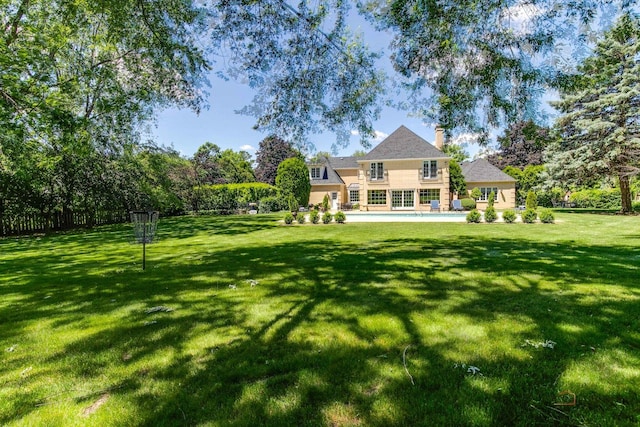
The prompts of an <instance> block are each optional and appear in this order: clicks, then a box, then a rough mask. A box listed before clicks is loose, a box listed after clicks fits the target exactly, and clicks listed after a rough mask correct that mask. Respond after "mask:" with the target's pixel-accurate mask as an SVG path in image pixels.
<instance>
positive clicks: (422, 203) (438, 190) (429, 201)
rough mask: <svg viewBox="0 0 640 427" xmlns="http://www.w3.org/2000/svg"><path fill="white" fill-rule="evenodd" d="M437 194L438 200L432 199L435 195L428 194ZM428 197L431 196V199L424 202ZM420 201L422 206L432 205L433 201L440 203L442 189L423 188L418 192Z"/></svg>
mask: <svg viewBox="0 0 640 427" xmlns="http://www.w3.org/2000/svg"><path fill="white" fill-rule="evenodd" d="M436 192H437V193H438V198H437V199H432V198H430V196H432V195H433V194H428V193H436ZM423 195H424V196H423ZM427 196H429V199H428V200H426V199H424V200H423V197H427ZM418 200H419V201H420V204H421V205H430V204H431V201H432V200H437V201H440V189H439V188H421V189H420V191H419V192H418Z"/></svg>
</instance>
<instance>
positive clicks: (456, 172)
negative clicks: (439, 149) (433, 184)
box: [449, 159, 467, 198]
mask: <svg viewBox="0 0 640 427" xmlns="http://www.w3.org/2000/svg"><path fill="white" fill-rule="evenodd" d="M449 192H451V193H456V194H457V195H458V197H460V198H462V197H466V196H467V182H466V181H465V180H464V175H463V174H462V168H461V167H460V165H459V164H458V162H456V161H455V160H453V159H451V161H450V162H449Z"/></svg>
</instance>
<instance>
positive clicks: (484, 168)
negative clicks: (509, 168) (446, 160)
mask: <svg viewBox="0 0 640 427" xmlns="http://www.w3.org/2000/svg"><path fill="white" fill-rule="evenodd" d="M460 168H461V169H462V175H463V176H464V180H465V181H467V182H516V180H515V179H514V178H512V177H511V176H509V175H507V174H506V173H504V172H502V171H501V170H500V169H498V168H497V167H495V166H493V165H492V164H491V163H489V162H488V161H487V160H485V159H476V160H474V161H472V162H464V163H461V164H460Z"/></svg>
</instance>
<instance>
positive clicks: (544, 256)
mask: <svg viewBox="0 0 640 427" xmlns="http://www.w3.org/2000/svg"><path fill="white" fill-rule="evenodd" d="M181 233H182V232H180V231H177V235H178V236H179V235H180V234H181ZM184 233H186V230H185V231H184ZM638 253H639V252H638V250H637V249H633V248H629V247H623V246H620V247H599V246H589V247H581V248H576V249H572V248H571V246H569V245H567V244H565V243H562V242H559V243H558V242H556V243H539V242H526V241H524V242H523V241H520V242H515V241H514V240H512V239H508V238H505V239H492V240H491V241H487V240H486V239H483V238H469V237H468V236H467V237H464V238H455V237H449V238H447V239H421V238H415V239H383V240H379V241H371V242H368V243H367V244H361V243H353V244H349V243H341V242H335V243H334V244H332V245H331V246H330V247H328V246H327V245H326V244H325V243H323V242H313V241H312V242H298V243H286V244H284V243H273V244H269V243H268V242H262V243H261V244H260V246H259V247H253V246H250V245H248V246H246V247H245V246H243V247H236V248H233V249H229V250H224V249H222V248H221V249H217V250H215V251H213V252H212V253H207V254H205V255H203V256H201V257H199V258H198V260H197V261H193V260H186V259H172V260H171V261H170V262H169V260H167V261H166V264H164V265H158V267H157V268H154V269H153V270H151V271H150V272H147V273H145V274H142V273H139V272H132V271H124V272H122V273H119V274H120V276H121V277H119V276H118V274H115V275H104V276H101V275H97V276H95V277H91V279H90V280H87V278H86V275H85V276H83V272H86V267H87V266H86V265H83V264H82V263H79V264H70V265H65V266H59V268H57V269H54V270H52V271H55V272H43V273H42V274H44V275H47V274H48V275H49V276H50V277H49V278H48V280H50V281H51V282H52V283H51V285H50V286H49V288H48V292H50V293H52V294H53V295H52V296H51V298H49V299H47V300H43V299H42V298H41V297H42V295H41V294H34V292H35V289H33V288H32V287H29V286H25V287H24V288H22V289H18V290H15V291H14V292H15V293H16V294H20V293H22V295H20V301H21V302H20V311H21V313H20V315H19V322H18V324H17V325H11V324H10V322H9V324H7V323H5V322H3V324H2V325H3V326H1V327H0V337H2V340H3V342H5V340H7V341H11V340H12V339H18V337H19V336H20V334H22V333H23V329H24V328H26V327H28V325H30V324H32V323H33V322H45V321H48V322H51V324H52V325H53V327H54V328H59V327H65V326H69V325H74V324H75V325H76V326H77V327H78V328H82V326H83V322H85V321H86V320H85V319H86V318H91V316H93V315H95V314H96V313H100V314H102V315H107V314H109V313H112V314H113V315H114V316H115V317H116V318H117V319H118V321H115V322H113V323H112V324H110V325H107V326H105V327H103V328H99V330H98V331H97V332H95V333H92V334H90V335H89V336H86V337H82V338H79V339H76V340H73V341H72V342H70V343H69V344H67V345H66V346H65V347H64V349H63V350H62V351H59V352H58V353H55V354H51V355H48V356H47V359H46V360H45V361H43V363H44V365H45V366H51V367H54V369H59V367H60V366H64V367H66V370H67V372H64V374H63V375H64V377H65V378H66V379H67V381H69V382H70V383H82V384H85V388H88V389H94V390H101V389H109V390H111V393H112V394H113V395H117V396H118V397H119V398H121V399H124V400H126V401H130V402H135V406H136V407H137V408H138V414H139V415H138V416H139V418H135V419H134V420H133V422H134V423H135V424H143V425H149V426H151V425H153V426H157V425H198V424H214V425H238V426H240V425H247V426H248V425H358V424H362V425H540V424H549V423H552V424H560V425H562V424H566V425H577V424H580V422H582V421H589V420H590V419H592V418H593V417H595V418H594V419H595V421H597V420H598V418H597V417H598V416H601V415H598V414H600V413H601V412H602V413H603V414H604V415H602V416H603V417H604V418H603V419H604V420H609V421H611V420H612V418H610V417H611V416H612V414H614V410H617V411H618V412H615V414H616V421H617V422H620V423H623V424H624V423H633V422H634V421H637V420H636V418H635V414H637V413H638V411H639V410H640V407H639V406H638V403H637V399H635V401H634V397H637V391H636V390H637V387H635V385H637V381H638V376H637V372H638V369H640V360H639V359H638V357H637V356H636V355H634V353H633V351H634V350H637V349H638V347H640V341H639V339H638V335H637V333H636V332H635V331H636V330H637V327H638V326H639V325H638V321H637V319H635V320H634V318H633V317H632V316H630V313H636V312H637V308H636V307H635V306H636V305H637V302H636V301H635V300H634V299H633V298H626V299H625V298H619V299H618V298H615V293H616V292H620V291H621V290H623V291H624V292H626V293H628V294H629V295H635V296H637V294H638V292H639V291H638V284H637V282H636V276H637V269H636V268H635V267H634V265H633V263H630V262H629V260H630V259H633V257H636V256H638ZM46 262H47V263H48V264H49V265H52V266H55V265H56V263H55V257H52V258H51V259H48V260H46ZM614 267H615V268H614ZM500 276H503V277H504V278H503V279H501V278H500ZM57 279H60V280H61V283H60V284H57V283H53V282H54V280H57ZM247 280H256V281H258V285H257V286H255V287H251V285H250V283H249V282H247ZM45 281H47V280H45ZM230 285H231V286H235V288H233V287H232V288H230V287H229V286H230ZM608 287H611V290H609V289H608ZM114 300H115V301H114ZM88 301H91V304H88V303H87V302H88ZM155 305H166V306H169V307H171V308H173V309H174V310H175V311H172V312H169V313H162V312H160V313H156V314H146V313H145V309H146V308H148V307H151V306H155ZM14 309H15V307H14ZM11 316H18V315H17V313H14V312H13V311H12V308H11V307H3V308H2V310H0V319H2V320H5V319H8V318H10V317H11ZM152 322H155V323H152ZM514 325H515V327H513V326H514ZM622 325H626V328H624V329H622V328H621V326H622ZM510 327H513V329H509V328H510ZM547 339H549V340H553V341H555V342H556V344H557V345H556V347H555V348H553V349H551V348H545V347H540V346H538V347H535V345H536V344H538V343H539V342H542V341H544V340H547ZM528 342H529V343H531V344H528ZM585 346H586V347H585ZM590 348H595V349H597V351H600V349H602V350H603V351H604V352H606V351H610V350H614V351H618V352H620V354H622V356H621V357H623V358H624V359H625V360H623V362H624V363H626V365H627V367H633V368H634V369H635V372H636V374H632V375H631V377H630V378H629V385H628V387H625V386H622V387H618V388H616V389H614V391H612V392H607V391H606V390H603V389H598V388H596V387H595V386H592V385H591V384H589V383H586V384H584V385H583V387H582V389H581V391H582V394H581V396H580V398H581V402H584V404H583V405H582V406H580V407H577V408H567V409H565V408H563V411H562V413H559V412H558V411H554V409H557V408H554V406H553V404H554V402H556V401H557V393H558V391H559V389H558V387H559V381H560V379H561V377H562V376H563V375H564V374H565V373H566V372H567V371H568V370H570V369H573V366H574V365H575V364H576V363H579V362H580V361H581V360H585V359H589V358H593V357H597V353H595V354H592V353H594V352H593V351H592V350H590ZM636 354H637V353H636ZM403 356H405V357H403ZM463 364H464V367H463ZM470 365H473V366H477V367H479V368H480V370H481V371H480V373H481V374H482V375H479V374H476V375H474V374H473V372H468V366H470ZM10 369H15V368H14V367H12V366H8V365H5V368H0V372H5V373H6V372H7V371H8V370H10ZM409 375H411V377H413V382H414V383H415V384H412V381H411V377H410V376H409ZM634 375H635V376H634ZM105 379H106V380H105ZM86 396H87V393H76V394H75V398H76V399H78V402H79V403H82V404H84V403H86V404H87V405H89V404H90V403H91V402H90V401H89V400H87V401H86V402H84V401H83V400H82V399H84V398H86ZM88 396H94V395H92V394H88ZM16 398H19V399H22V400H23V404H22V405H19V407H20V408H21V409H20V410H16V411H15V412H14V413H11V414H5V415H4V416H2V417H0V422H3V423H7V422H11V421H15V420H18V419H20V418H22V417H25V416H28V415H29V414H30V413H35V412H36V411H37V410H38V406H37V405H38V404H40V403H43V402H44V403H49V404H55V400H56V397H50V396H47V395H44V396H43V395H41V394H38V393H31V394H26V395H24V396H22V397H16ZM616 401H623V402H625V406H624V407H622V406H621V407H619V408H618V409H616V408H614V409H610V408H605V409H602V406H603V405H605V406H611V407H613V406H614V405H615V402H616ZM634 402H635V403H634ZM620 408H621V409H620ZM105 410H108V405H107V406H106V407H105ZM594 414H595V415H594ZM607 417H609V418H607ZM601 420H602V419H601ZM87 421H88V423H90V419H88V420H87Z"/></svg>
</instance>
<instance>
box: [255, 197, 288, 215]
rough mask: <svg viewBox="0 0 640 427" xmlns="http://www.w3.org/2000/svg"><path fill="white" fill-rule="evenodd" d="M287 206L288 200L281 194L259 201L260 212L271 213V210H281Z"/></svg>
mask: <svg viewBox="0 0 640 427" xmlns="http://www.w3.org/2000/svg"><path fill="white" fill-rule="evenodd" d="M286 207H287V203H286V200H283V198H282V197H279V196H270V197H265V198H263V199H260V202H259V203H258V212H259V213H271V212H280V211H283V210H285V209H286Z"/></svg>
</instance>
